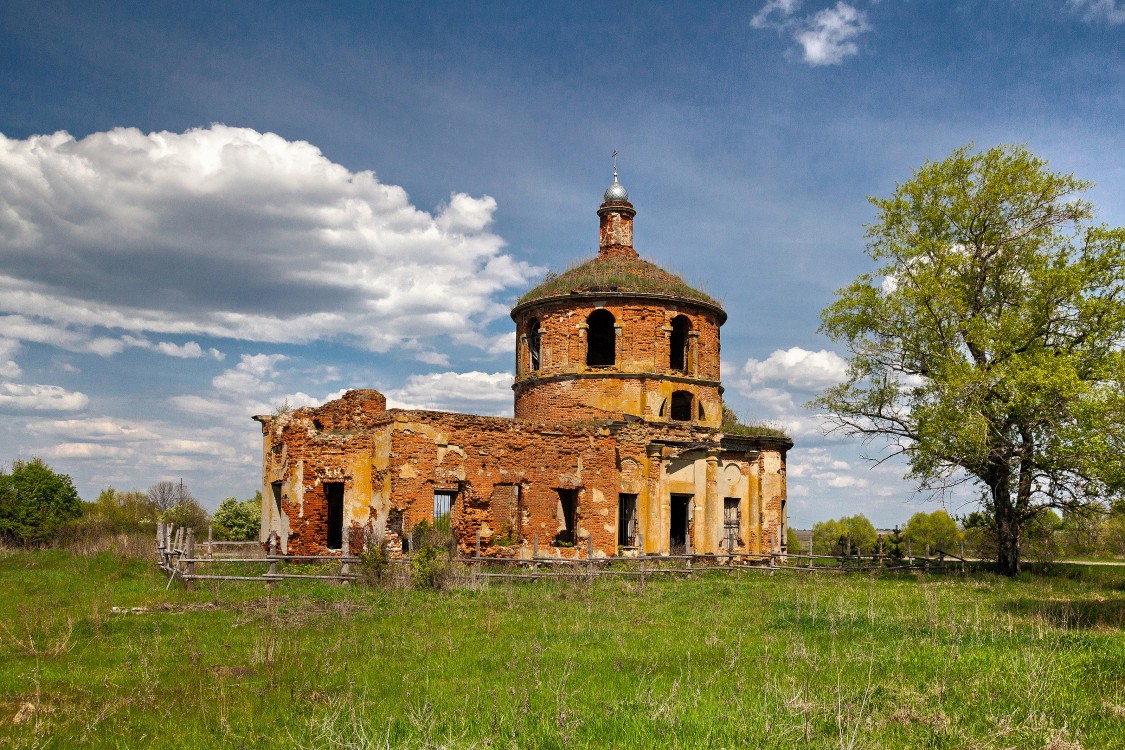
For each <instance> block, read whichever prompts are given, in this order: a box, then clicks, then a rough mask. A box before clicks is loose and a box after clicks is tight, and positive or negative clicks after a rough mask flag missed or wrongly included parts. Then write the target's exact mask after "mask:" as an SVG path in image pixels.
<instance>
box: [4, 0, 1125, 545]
mask: <svg viewBox="0 0 1125 750" xmlns="http://www.w3.org/2000/svg"><path fill="white" fill-rule="evenodd" d="M230 5H231V4H229V3H206V2H197V3H191V4H185V3H160V2H145V3H128V2H115V3H73V4H63V3H52V2H44V1H42V0H39V1H37V2H21V1H20V0H8V2H5V3H4V4H3V5H0V134H2V135H3V140H2V141H0V461H4V462H10V461H11V460H12V459H14V458H17V457H21V456H22V457H27V456H32V455H38V456H42V457H44V458H45V459H46V460H48V461H49V462H50V463H51V464H52V465H53V466H54V467H55V468H56V469H58V470H60V471H65V472H67V473H69V474H71V475H72V476H73V478H74V479H75V482H76V484H77V485H78V487H79V490H80V492H81V494H82V495H83V496H84V497H87V498H89V499H92V498H93V497H94V496H96V494H97V493H98V491H100V490H101V489H103V488H104V487H106V486H113V487H116V488H118V489H133V488H140V489H144V488H145V487H147V486H149V485H150V484H152V483H153V482H155V481H158V480H161V479H178V478H180V477H183V479H184V480H185V482H186V483H187V485H188V486H189V487H190V488H191V489H192V490H193V492H194V494H195V495H196V496H197V497H199V498H200V499H201V500H203V501H204V503H205V504H207V505H209V506H212V507H213V506H214V505H216V504H217V503H218V502H219V500H221V499H222V498H223V497H225V496H227V495H232V494H233V495H237V496H239V497H246V496H248V495H250V494H251V493H252V492H253V491H254V489H256V487H257V483H258V479H259V463H260V433H259V432H258V426H257V425H256V424H255V423H253V422H251V421H250V416H251V415H252V414H254V413H260V412H262V411H269V410H270V409H272V408H273V407H274V406H276V405H277V404H279V403H281V402H283V401H285V400H288V401H289V402H290V403H291V404H293V405H301V404H306V403H318V402H321V401H323V400H324V399H326V398H329V397H332V396H333V395H335V394H337V393H339V392H341V391H342V390H344V389H346V388H349V387H375V388H379V389H380V390H382V391H384V392H385V393H386V394H387V395H388V397H389V398H390V400H391V403H392V405H401V406H418V407H430V408H446V409H454V410H463V411H471V412H476V413H486V414H510V411H511V391H510V388H509V385H510V378H511V369H512V340H513V339H512V326H511V321H510V319H509V318H508V317H507V309H508V306H509V305H510V304H511V302H512V301H513V300H514V299H515V298H516V297H517V296H518V295H519V294H520V293H521V292H522V291H523V290H524V289H526V288H527V287H528V286H530V285H531V284H534V283H535V282H536V281H537V280H538V279H539V278H541V276H542V274H543V273H544V272H545V270H546V269H556V270H557V269H562V268H565V267H566V266H567V265H568V264H570V263H572V262H574V261H576V260H579V259H582V258H586V257H589V256H590V255H592V254H593V252H594V251H595V249H596V242H597V217H596V216H595V213H594V211H595V209H596V208H597V205H598V202H599V198H600V195H601V193H602V191H603V190H604V188H605V187H606V185H607V184H608V182H609V181H610V179H611V163H610V160H609V154H610V151H611V150H612V149H614V148H616V149H618V150H619V152H620V158H619V167H620V171H621V180H622V182H623V183H624V184H625V185H626V186H627V187H628V189H629V191H630V194H631V197H632V199H633V202H634V205H635V206H636V207H637V211H638V214H637V219H636V245H637V249H638V251H639V252H640V253H641V254H642V256H644V257H646V258H648V259H650V260H653V261H654V262H657V263H659V264H661V265H663V266H664V267H666V268H668V269H670V270H672V271H675V272H677V273H680V274H682V275H683V276H684V277H685V278H687V279H688V280H689V281H690V282H692V283H695V284H697V285H699V286H701V287H703V288H704V289H706V290H707V291H708V292H710V293H711V294H712V295H714V296H716V297H718V298H720V299H721V300H722V301H723V304H724V306H725V307H726V309H727V312H728V313H729V316H730V317H729V321H728V323H727V324H726V326H724V329H723V357H724V373H725V374H724V382H725V384H726V386H727V398H728V402H729V403H730V405H731V406H732V407H734V408H735V410H736V411H738V412H739V413H740V414H742V415H743V416H744V417H746V418H748V419H760V420H769V421H773V422H776V423H779V424H783V425H785V426H787V427H788V428H789V429H790V430H791V432H792V433H793V436H794V439H795V440H796V443H797V447H796V448H795V449H794V450H793V452H792V453H791V455H790V475H789V477H790V495H791V508H792V510H791V517H792V522H793V524H794V525H797V526H808V525H810V524H811V523H813V522H815V521H817V520H821V519H824V518H828V517H835V516H839V515H843V514H851V513H855V512H863V513H866V514H868V515H869V516H870V517H871V518H872V520H874V521H875V522H876V524H878V525H893V524H894V523H901V522H902V521H905V519H906V518H908V517H909V516H910V515H911V514H912V513H914V512H915V511H917V510H918V509H920V508H922V507H923V506H922V504H921V500H920V499H919V498H917V497H914V496H913V495H912V494H911V487H910V485H909V484H907V483H904V482H903V481H902V480H901V475H902V473H903V472H904V470H905V466H903V465H902V464H895V463H893V462H888V463H886V464H883V465H882V466H879V467H877V468H872V467H871V465H870V464H869V463H868V462H865V461H864V460H863V459H862V457H861V451H860V449H859V447H858V446H856V445H855V444H854V443H851V442H848V441H841V440H835V439H827V438H825V437H824V436H822V435H821V434H820V430H819V422H818V419H817V417H816V415H815V414H813V413H810V412H807V411H805V410H804V409H802V408H801V404H803V403H804V402H805V401H806V400H807V399H808V398H810V397H811V396H812V395H813V394H814V393H815V392H816V391H817V389H819V388H822V387H824V386H825V385H828V384H831V383H832V382H835V380H836V379H838V378H839V377H841V376H842V373H843V363H842V360H840V358H839V352H838V351H837V350H835V349H834V348H833V346H832V345H831V343H830V342H828V341H827V340H826V339H824V338H823V337H822V336H820V335H818V333H817V322H818V313H819V310H820V309H821V308H823V307H824V306H825V305H826V304H827V303H828V302H829V301H830V300H831V298H832V293H833V291H834V290H835V289H837V288H839V287H841V286H843V285H844V284H845V283H847V282H848V281H849V280H850V279H852V278H853V277H854V276H855V275H857V274H858V273H860V272H862V271H864V270H866V269H868V268H869V261H868V259H867V258H866V256H865V255H864V253H863V251H864V224H865V223H867V222H870V221H871V220H872V219H873V213H872V210H871V207H870V205H869V204H868V203H867V201H866V196H868V195H876V196H885V195H888V194H889V193H890V192H891V191H892V190H893V189H894V185H895V183H896V182H901V181H903V180H905V179H908V178H909V176H910V174H911V170H913V169H914V168H916V167H918V166H919V165H921V164H922V163H923V162H925V161H926V160H928V159H940V158H942V157H944V156H946V155H947V154H948V153H949V152H950V151H952V150H953V149H954V148H956V147H957V146H960V145H963V144H965V143H968V142H975V143H976V144H977V145H978V146H981V147H987V146H991V145H994V144H996V143H1024V144H1026V145H1028V146H1029V147H1030V148H1031V149H1032V150H1033V151H1034V152H1036V153H1037V154H1039V155H1040V156H1042V157H1044V158H1046V159H1048V160H1049V161H1050V163H1051V166H1052V167H1053V168H1055V169H1058V170H1062V171H1068V172H1074V173H1076V174H1078V175H1080V176H1082V177H1084V178H1087V179H1091V180H1094V181H1095V182H1096V183H1097V186H1096V187H1095V188H1094V189H1093V190H1092V191H1091V192H1090V194H1089V197H1090V198H1091V199H1092V200H1093V201H1094V203H1095V204H1096V206H1097V207H1098V208H1099V210H1100V217H1101V218H1102V219H1103V220H1104V221H1106V222H1108V223H1110V224H1114V225H1121V224H1125V167H1123V164H1122V148H1121V136H1122V133H1123V127H1122V122H1123V121H1125V87H1123V83H1125V59H1123V52H1122V50H1125V2H1122V1H1121V0H1069V1H1068V0H1056V1H1053V2H1051V1H1048V0H1011V1H1010V2H1009V1H1007V0H992V1H991V2H983V1H981V2H968V1H966V2H958V1H956V0H881V1H878V2H875V1H872V0H846V1H842V0H836V1H834V2H826V1H824V0H804V1H801V0H772V1H770V2H767V1H766V0H756V1H755V2H748V3H720V2H715V3H707V4H700V3H691V2H684V3H659V2H648V3H628V2H620V3H614V4H606V3H578V2H568V3H526V2H519V3H479V4H467V3H451V4H445V3H439V2H433V3H428V4H420V3H394V4H391V3H352V4H347V3H322V4H319V5H318V4H313V3H284V2H272V3H254V4H245V5H241V6H238V7H233V8H232V7H230ZM953 507H954V509H955V510H957V509H960V508H961V506H960V505H956V504H955V505H954V506H953Z"/></svg>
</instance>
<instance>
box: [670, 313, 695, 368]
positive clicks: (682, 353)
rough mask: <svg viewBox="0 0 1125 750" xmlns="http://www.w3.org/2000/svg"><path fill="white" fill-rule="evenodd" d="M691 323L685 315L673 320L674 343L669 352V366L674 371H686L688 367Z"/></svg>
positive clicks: (672, 342)
mask: <svg viewBox="0 0 1125 750" xmlns="http://www.w3.org/2000/svg"><path fill="white" fill-rule="evenodd" d="M689 331H691V321H690V320H688V318H687V316H685V315H677V316H676V317H674V318H672V341H671V346H670V349H669V352H668V366H669V367H670V368H671V369H673V370H686V369H687V365H688V332H689Z"/></svg>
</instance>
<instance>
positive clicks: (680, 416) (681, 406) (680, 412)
mask: <svg viewBox="0 0 1125 750" xmlns="http://www.w3.org/2000/svg"><path fill="white" fill-rule="evenodd" d="M691 400H692V399H691V391H676V392H675V393H673V394H672V415H671V416H672V419H674V420H676V421H677V422H690V421H691Z"/></svg>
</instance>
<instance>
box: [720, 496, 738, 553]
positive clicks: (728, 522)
mask: <svg viewBox="0 0 1125 750" xmlns="http://www.w3.org/2000/svg"><path fill="white" fill-rule="evenodd" d="M741 526H742V500H740V499H739V498H737V497H728V498H724V499H723V543H724V546H725V547H726V550H727V552H734V551H735V550H736V549H738V547H739V546H740V545H739V529H740V528H741Z"/></svg>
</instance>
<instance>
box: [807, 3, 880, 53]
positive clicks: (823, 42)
mask: <svg viewBox="0 0 1125 750" xmlns="http://www.w3.org/2000/svg"><path fill="white" fill-rule="evenodd" d="M869 28H871V27H870V26H868V25H867V14H866V13H864V12H863V11H860V10H856V9H855V8H854V7H852V6H851V5H848V4H847V3H845V2H843V0H840V2H838V3H836V5H835V7H832V8H825V9H824V10H822V11H820V12H819V13H817V14H816V15H814V16H813V17H812V18H811V19H809V21H808V24H807V26H806V27H805V28H803V29H801V30H800V31H798V32H797V33H796V34H795V36H794V38H795V39H796V40H797V43H798V44H800V45H801V49H802V51H803V53H804V60H805V62H807V63H808V64H809V65H838V64H839V63H841V62H843V61H844V59H845V58H848V57H851V56H852V55H855V54H858V53H859V45H858V44H856V41H855V40H856V38H857V37H858V36H859V35H860V34H862V33H863V32H865V31H867V30H868V29H869Z"/></svg>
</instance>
